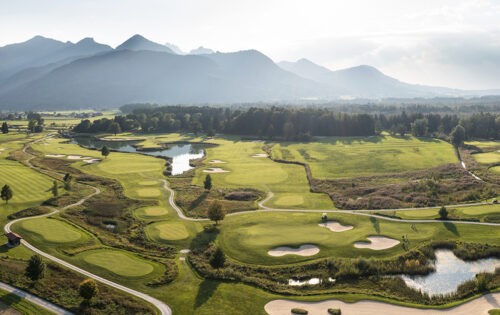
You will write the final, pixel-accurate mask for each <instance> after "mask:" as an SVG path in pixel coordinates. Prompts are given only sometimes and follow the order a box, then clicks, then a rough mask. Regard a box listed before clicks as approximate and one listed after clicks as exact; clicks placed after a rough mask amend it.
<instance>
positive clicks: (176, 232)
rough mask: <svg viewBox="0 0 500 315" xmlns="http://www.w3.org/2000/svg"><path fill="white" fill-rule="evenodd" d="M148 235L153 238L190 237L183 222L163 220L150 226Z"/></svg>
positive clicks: (172, 239)
mask: <svg viewBox="0 0 500 315" xmlns="http://www.w3.org/2000/svg"><path fill="white" fill-rule="evenodd" d="M147 231H148V235H149V236H150V237H151V238H152V239H159V240H160V241H161V240H166V241H178V240H183V239H186V238H188V237H189V232H188V230H187V229H186V226H185V225H184V223H183V222H161V223H155V224H152V225H150V226H148V230H147Z"/></svg>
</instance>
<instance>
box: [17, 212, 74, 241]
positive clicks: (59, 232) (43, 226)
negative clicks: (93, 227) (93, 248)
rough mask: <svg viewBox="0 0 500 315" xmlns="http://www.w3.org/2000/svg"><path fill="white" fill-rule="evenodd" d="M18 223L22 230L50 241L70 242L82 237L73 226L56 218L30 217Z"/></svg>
mask: <svg viewBox="0 0 500 315" xmlns="http://www.w3.org/2000/svg"><path fill="white" fill-rule="evenodd" d="M19 224H20V226H21V228H22V229H23V230H25V231H28V232H32V233H36V234H38V235H39V236H41V237H42V238H43V240H44V241H46V242H50V243H71V242H75V241H78V240H80V239H81V238H82V237H83V236H82V233H81V232H79V231H78V230H76V229H75V228H74V227H72V226H71V225H69V224H67V223H64V222H62V221H59V220H56V219H50V218H39V219H31V220H25V221H21V222H20V223H19Z"/></svg>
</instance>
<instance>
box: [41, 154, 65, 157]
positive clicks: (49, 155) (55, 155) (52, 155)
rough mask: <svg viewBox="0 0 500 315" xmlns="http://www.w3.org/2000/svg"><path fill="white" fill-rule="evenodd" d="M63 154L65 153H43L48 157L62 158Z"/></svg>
mask: <svg viewBox="0 0 500 315" xmlns="http://www.w3.org/2000/svg"><path fill="white" fill-rule="evenodd" d="M65 156H66V154H45V157H49V158H62V157H65Z"/></svg>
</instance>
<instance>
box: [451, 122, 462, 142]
mask: <svg viewBox="0 0 500 315" xmlns="http://www.w3.org/2000/svg"><path fill="white" fill-rule="evenodd" d="M464 140H465V128H464V127H462V126H461V125H457V126H456V127H455V128H453V130H452V131H451V133H450V141H451V143H452V144H453V145H454V146H457V147H459V146H461V145H462V144H464Z"/></svg>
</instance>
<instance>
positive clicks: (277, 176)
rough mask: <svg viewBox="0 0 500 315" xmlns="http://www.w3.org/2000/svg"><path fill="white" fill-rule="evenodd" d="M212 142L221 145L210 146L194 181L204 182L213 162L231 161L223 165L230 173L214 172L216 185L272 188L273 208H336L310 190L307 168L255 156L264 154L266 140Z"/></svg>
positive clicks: (270, 203)
mask: <svg viewBox="0 0 500 315" xmlns="http://www.w3.org/2000/svg"><path fill="white" fill-rule="evenodd" d="M210 142H213V143H217V144H218V146H216V147H210V148H207V149H206V157H205V159H204V163H205V165H206V167H202V168H199V169H197V170H196V175H195V178H194V180H193V184H196V185H201V186H202V185H203V180H204V179H205V176H206V175H207V174H206V173H204V172H203V169H205V168H208V167H213V164H210V163H209V161H211V160H223V161H225V162H227V163H224V164H221V166H220V167H221V168H223V169H224V170H227V171H229V172H228V173H216V174H211V177H212V181H213V185H214V187H215V188H255V189H259V190H261V191H264V192H268V191H272V192H273V193H274V198H272V199H271V200H270V201H268V202H267V204H266V205H267V206H270V207H277V208H284V207H291V208H305V209H327V208H329V209H331V208H333V204H332V201H331V200H330V198H329V197H328V196H327V195H326V194H315V193H311V192H310V190H309V183H308V182H307V177H306V173H305V169H304V167H302V166H300V165H294V164H283V163H276V162H273V161H272V160H270V159H268V158H266V157H254V156H255V155H256V154H264V152H263V151H262V146H263V145H264V143H263V142H258V141H237V140H234V141H230V140H229V139H217V140H212V141H210Z"/></svg>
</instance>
